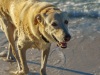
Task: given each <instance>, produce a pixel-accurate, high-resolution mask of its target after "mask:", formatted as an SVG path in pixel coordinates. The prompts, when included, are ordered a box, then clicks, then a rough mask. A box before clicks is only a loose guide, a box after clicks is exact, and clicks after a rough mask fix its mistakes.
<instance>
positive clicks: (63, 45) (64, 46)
mask: <svg viewBox="0 0 100 75" xmlns="http://www.w3.org/2000/svg"><path fill="white" fill-rule="evenodd" d="M58 46H59V47H61V48H67V43H66V42H59V43H58Z"/></svg>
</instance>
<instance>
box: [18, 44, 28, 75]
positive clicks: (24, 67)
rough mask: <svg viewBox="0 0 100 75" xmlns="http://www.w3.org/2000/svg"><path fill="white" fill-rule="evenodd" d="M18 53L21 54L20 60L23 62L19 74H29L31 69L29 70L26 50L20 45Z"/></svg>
mask: <svg viewBox="0 0 100 75" xmlns="http://www.w3.org/2000/svg"><path fill="white" fill-rule="evenodd" d="M18 53H19V58H20V62H21V65H20V67H21V70H20V71H19V72H18V73H19V74H21V75H23V74H28V73H29V68H28V65H27V61H26V49H25V47H24V48H22V47H21V46H20V45H18Z"/></svg>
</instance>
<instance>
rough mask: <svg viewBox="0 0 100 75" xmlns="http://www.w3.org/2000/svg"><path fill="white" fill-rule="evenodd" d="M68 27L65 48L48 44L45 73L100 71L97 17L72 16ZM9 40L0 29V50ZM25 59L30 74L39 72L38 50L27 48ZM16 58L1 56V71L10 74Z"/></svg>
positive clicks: (70, 74)
mask: <svg viewBox="0 0 100 75" xmlns="http://www.w3.org/2000/svg"><path fill="white" fill-rule="evenodd" d="M69 31H70V33H71V35H72V39H71V41H70V42H69V43H68V48H67V49H61V48H57V46H56V44H53V45H52V47H51V52H50V55H49V58H48V64H47V75H100V19H86V18H80V19H71V20H70V23H69ZM7 46H8V42H7V40H6V37H5V35H4V33H3V32H2V31H0V52H1V51H3V50H5V49H6V50H7V48H5V47H7ZM27 63H28V66H29V68H30V71H31V72H32V73H33V75H39V68H40V51H38V50H33V49H31V50H28V51H27ZM16 68H17V65H16V62H14V63H9V62H5V61H3V60H2V59H0V75H11V74H9V71H11V70H16Z"/></svg>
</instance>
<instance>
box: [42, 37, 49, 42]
mask: <svg viewBox="0 0 100 75" xmlns="http://www.w3.org/2000/svg"><path fill="white" fill-rule="evenodd" d="M42 39H43V40H44V41H45V42H46V43H49V41H48V40H47V39H46V38H45V37H44V36H43V35H42Z"/></svg>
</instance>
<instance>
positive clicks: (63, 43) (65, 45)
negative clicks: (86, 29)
mask: <svg viewBox="0 0 100 75" xmlns="http://www.w3.org/2000/svg"><path fill="white" fill-rule="evenodd" d="M53 38H54V39H55V40H56V41H57V42H58V43H57V46H59V47H61V48H67V42H59V41H58V40H57V39H56V38H55V36H53Z"/></svg>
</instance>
